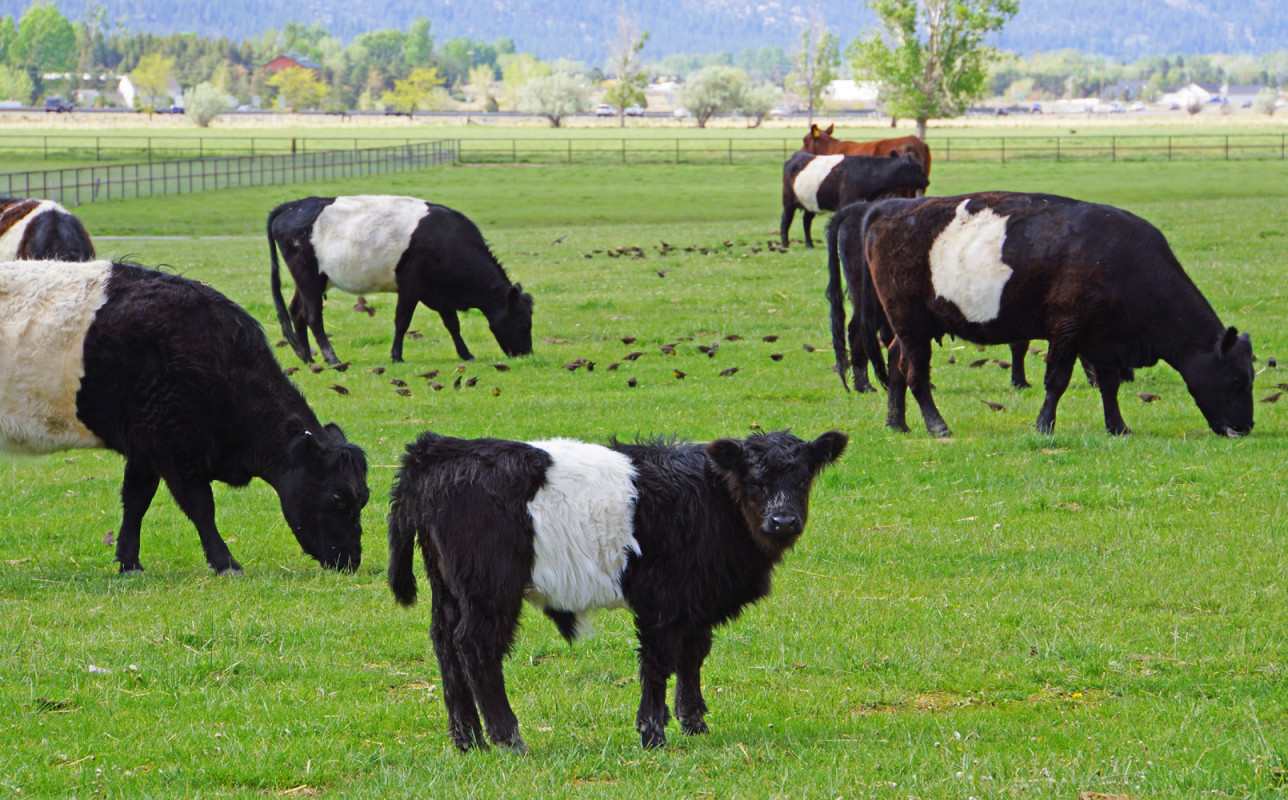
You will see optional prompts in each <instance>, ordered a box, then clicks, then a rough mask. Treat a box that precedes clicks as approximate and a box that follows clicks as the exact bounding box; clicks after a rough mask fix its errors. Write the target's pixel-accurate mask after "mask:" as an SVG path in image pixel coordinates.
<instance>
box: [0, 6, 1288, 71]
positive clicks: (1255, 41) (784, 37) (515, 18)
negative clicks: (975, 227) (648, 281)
mask: <svg viewBox="0 0 1288 800" xmlns="http://www.w3.org/2000/svg"><path fill="white" fill-rule="evenodd" d="M28 5H29V0H0V16H2V15H14V16H15V17H16V16H20V15H21V14H22V12H23V11H25V10H26V8H27V6H28ZM56 5H57V6H58V7H59V9H60V10H61V11H62V12H63V14H65V15H66V16H68V17H70V18H71V19H72V20H77V19H81V18H83V17H84V16H85V15H86V13H87V9H88V10H89V13H91V14H92V13H94V11H93V9H94V7H95V6H101V13H102V19H103V21H104V22H105V23H106V24H107V27H109V28H114V29H117V30H121V29H123V30H125V31H130V32H136V33H138V32H150V33H174V32H195V33H197V34H199V35H200V36H203V37H219V36H226V37H228V38H230V39H233V40H235V41H236V40H241V39H247V38H253V37H257V36H260V35H262V34H263V33H264V32H265V30H266V29H268V28H270V27H272V28H279V29H280V28H282V27H283V26H285V25H286V23H287V22H291V21H295V22H300V23H304V24H319V25H321V26H322V27H323V28H325V29H327V30H328V31H330V32H331V34H332V35H335V36H337V37H339V38H340V39H341V40H343V41H346V42H347V41H349V40H352V39H353V37H355V36H357V35H358V34H359V33H362V32H364V31H370V30H375V29H379V28H401V27H402V26H404V25H406V24H407V23H408V21H410V20H412V19H414V18H416V17H428V18H429V19H430V21H431V23H432V25H433V33H434V35H435V37H436V38H439V39H447V38H461V37H469V38H473V39H479V40H483V41H493V40H495V39H497V38H499V37H508V38H510V39H513V40H514V43H515V46H516V47H517V48H518V50H519V51H521V52H529V53H533V54H534V55H536V56H538V57H540V58H559V57H568V58H572V59H575V60H579V61H585V62H587V63H590V64H599V63H602V62H603V60H604V58H605V57H606V56H607V53H608V46H607V42H608V39H609V32H610V31H611V30H613V29H614V27H615V24H616V19H617V13H618V9H619V7H620V6H621V2H620V0H581V1H580V2H577V3H571V2H568V1H567V0H493V2H487V3H469V2H460V0H456V1H455V2H453V0H431V2H423V0H295V1H294V2H290V3H286V2H278V1H277V0H269V1H268V2H265V1H264V0H220V2H211V3H206V2H201V3H177V2H174V1H173V0H56ZM632 5H633V10H634V11H635V12H636V13H638V14H639V16H640V22H641V25H642V27H644V28H646V29H648V30H649V31H650V32H651V33H652V37H651V38H650V40H649V45H648V55H649V57H651V58H659V57H661V56H665V55H667V54H671V53H711V52H716V51H731V52H736V51H739V50H743V49H746V48H752V47H762V46H766V45H776V46H779V47H783V48H785V49H790V48H791V47H792V46H793V45H794V44H795V41H796V35H797V33H798V32H799V31H800V29H801V28H802V27H803V26H804V24H805V23H806V22H807V21H808V20H809V17H810V14H811V13H814V14H816V15H818V16H819V17H820V18H821V19H822V20H823V21H824V22H825V23H826V24H827V26H828V27H829V28H831V29H832V30H833V31H835V32H836V33H837V34H838V35H839V36H840V38H841V41H842V42H848V41H850V40H851V39H853V38H855V37H856V36H859V35H861V34H862V33H864V32H865V31H866V30H867V29H868V27H869V26H870V25H871V24H872V21H873V16H872V14H871V12H869V11H868V10H867V8H866V7H865V6H864V5H863V4H862V2H860V1H859V0H804V2H792V1H791V0H760V1H759V2H749V1H748V0H672V2H667V3H648V4H632ZM1285 43H1288V13H1285V5H1284V0H1134V2H1122V0H1021V1H1020V12H1019V14H1018V15H1017V16H1016V17H1015V19H1014V20H1012V21H1011V23H1010V24H1008V25H1007V27H1006V29H1005V31H1003V33H1002V34H1001V36H1000V37H999V38H998V39H997V41H996V44H998V45H999V46H1001V47H1002V48H1003V49H1007V50H1012V51H1015V52H1017V53H1021V54H1025V55H1028V54H1031V53H1033V52H1034V51H1048V50H1056V49H1060V48H1074V49H1077V50H1080V51H1082V52H1084V53H1093V54H1100V55H1108V56H1114V57H1118V58H1123V59H1128V60H1130V59H1134V58H1137V57H1140V56H1142V55H1151V54H1170V53H1186V54H1201V53H1253V54H1259V53H1265V52H1269V51H1271V50H1277V49H1283V48H1284V47H1285Z"/></svg>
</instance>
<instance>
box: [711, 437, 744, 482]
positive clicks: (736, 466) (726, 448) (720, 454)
mask: <svg viewBox="0 0 1288 800" xmlns="http://www.w3.org/2000/svg"><path fill="white" fill-rule="evenodd" d="M707 457H708V458H710V459H711V460H712V461H713V462H714V463H715V465H716V466H717V467H719V468H720V469H722V470H724V471H725V472H728V473H730V474H732V475H734V476H736V477H740V476H741V475H742V474H743V473H744V472H746V469H747V456H746V453H745V452H744V451H743V449H742V442H740V441H738V440H737V439H716V440H715V441H714V442H710V443H708V444H707Z"/></svg>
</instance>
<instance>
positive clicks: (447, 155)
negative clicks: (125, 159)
mask: <svg viewBox="0 0 1288 800" xmlns="http://www.w3.org/2000/svg"><path fill="white" fill-rule="evenodd" d="M458 158H459V146H458V142H457V140H455V139H439V140H434V141H423V142H411V143H407V144H400V145H393V146H385V147H369V148H361V149H353V150H321V151H317V152H295V153H285V154H282V155H244V156H219V157H207V158H189V159H176V160H166V161H152V162H143V163H132V164H104V165H98V166H87V167H67V168H63V169H49V170H30V171H26V172H11V173H7V174H0V194H3V195H4V196H7V197H40V198H44V199H49V200H55V201H57V202H59V203H61V204H62V205H65V206H78V205H81V204H82V203H92V202H96V201H101V200H125V199H133V198H138V197H149V196H154V195H166V194H185V193H191V192H206V191H211V190H216V189H235V188H241V187H247V186H270V185H274V184H283V183H298V182H302V181H319V180H332V179H336V178H353V177H362V176H366V175H379V174H383V173H388V172H401V171H405V170H412V169H421V168H424V167H431V166H435V165H438V164H450V163H455V162H456V161H457V160H458Z"/></svg>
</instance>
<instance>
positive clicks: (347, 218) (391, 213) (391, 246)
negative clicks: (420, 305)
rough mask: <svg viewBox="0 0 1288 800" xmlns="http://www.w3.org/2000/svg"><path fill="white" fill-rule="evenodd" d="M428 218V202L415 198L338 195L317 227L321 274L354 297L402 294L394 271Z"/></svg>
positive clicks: (315, 245) (313, 236)
mask: <svg viewBox="0 0 1288 800" xmlns="http://www.w3.org/2000/svg"><path fill="white" fill-rule="evenodd" d="M428 214H429V207H428V206H427V205H426V204H425V201H424V200H420V199H418V198H415V197H398V196H394V195H353V196H350V197H337V198H336V199H335V202H333V203H331V205H329V206H327V207H326V208H324V209H322V213H321V214H319V215H318V218H317V220H316V221H314V223H313V232H312V234H311V236H310V241H312V243H313V252H314V253H315V254H316V255H317V259H318V271H319V272H321V273H323V274H324V275H326V276H327V278H329V279H330V281H331V283H332V285H334V286H335V287H336V288H337V289H340V290H341V291H345V292H349V293H350V294H375V293H377V292H396V291H398V284H397V282H396V281H395V279H394V268H395V267H397V266H398V261H399V260H400V259H401V258H402V257H403V253H405V252H407V247H408V245H410V244H411V236H412V234H413V233H414V232H415V231H416V226H417V225H419V224H420V221H421V220H422V219H424V218H425V216H426V215H428Z"/></svg>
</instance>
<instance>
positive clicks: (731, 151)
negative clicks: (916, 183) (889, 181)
mask: <svg viewBox="0 0 1288 800" xmlns="http://www.w3.org/2000/svg"><path fill="white" fill-rule="evenodd" d="M927 143H928V144H929V145H930V149H931V153H932V155H933V158H934V161H935V163H942V162H945V161H962V162H966V161H976V162H979V161H983V162H996V163H1002V164H1006V163H1011V162H1016V161H1053V162H1057V163H1059V162H1065V161H1110V162H1113V161H1216V160H1225V161H1234V160H1254V159H1262V160H1271V159H1273V160H1284V159H1285V155H1286V154H1288V133H1264V134H1255V133H1250V134H1211V135H1202V134H1187V135H1171V136H1169V135H1161V134H1160V135H1128V136H1115V135H1087V136H1032V135H1030V136H978V137H970V136H953V137H944V138H935V137H931V138H930V139H929V140H928V142H927ZM799 147H800V139H798V138H792V139H782V140H777V139H766V138H725V139H721V138H707V137H704V138H700V139H699V138H689V137H685V138H679V137H677V138H674V139H660V138H614V139H609V138H593V139H592V138H567V139H552V138H538V137H531V138H512V139H462V140H461V150H460V160H461V163H466V164H470V163H502V164H504V163H511V164H582V165H593V164H720V163H725V164H746V163H756V162H766V161H776V162H778V163H781V162H782V161H785V160H787V159H788V158H789V157H790V156H791V155H792V153H794V152H796V151H797V149H798V148H799Z"/></svg>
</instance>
